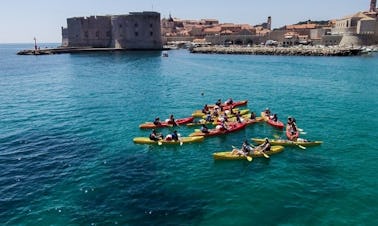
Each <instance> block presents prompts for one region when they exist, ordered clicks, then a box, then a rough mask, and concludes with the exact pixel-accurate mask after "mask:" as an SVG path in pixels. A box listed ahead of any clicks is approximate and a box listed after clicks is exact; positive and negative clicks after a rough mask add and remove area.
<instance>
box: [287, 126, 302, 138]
mask: <svg viewBox="0 0 378 226" xmlns="http://www.w3.org/2000/svg"><path fill="white" fill-rule="evenodd" d="M286 136H287V139H288V140H291V141H296V140H297V139H298V137H299V131H298V130H297V131H296V132H295V133H294V134H293V133H291V132H290V126H289V125H288V126H286Z"/></svg>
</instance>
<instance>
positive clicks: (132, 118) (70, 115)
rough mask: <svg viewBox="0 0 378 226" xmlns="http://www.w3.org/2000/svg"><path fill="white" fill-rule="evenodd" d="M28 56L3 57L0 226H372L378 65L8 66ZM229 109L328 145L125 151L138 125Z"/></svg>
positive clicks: (235, 141)
mask: <svg viewBox="0 0 378 226" xmlns="http://www.w3.org/2000/svg"><path fill="white" fill-rule="evenodd" d="M31 47H32V45H0V67H1V71H0V72H1V73H0V87H1V89H0V224H1V225H112V224H119V225H378V198H377V197H378V189H377V188H378V186H377V184H378V183H377V182H378V179H377V175H376V173H377V172H378V167H377V166H378V164H377V161H378V154H377V153H378V152H377V151H378V149H377V145H378V142H377V138H378V133H377V126H378V120H377V117H376V111H377V110H378V89H377V88H378V76H377V75H378V56H377V55H373V56H365V57H342V58H339V57H280V56H238V55H235V56H234V55H192V54H190V53H188V52H187V51H185V50H180V51H170V52H169V57H164V58H163V57H161V53H160V52H131V53H103V54H76V55H70V54H66V55H53V56H17V55H16V52H17V51H18V50H21V49H24V48H31ZM201 93H203V94H204V95H201ZM228 97H233V98H234V99H235V100H242V99H248V100H249V103H248V108H249V109H251V110H252V111H255V112H260V111H262V110H263V109H264V108H266V107H270V109H271V110H272V111H273V112H275V113H278V117H280V118H281V119H283V120H284V121H286V120H285V119H286V117H287V116H288V115H293V116H295V117H296V119H297V123H298V125H299V127H301V128H303V129H304V130H305V132H307V134H306V135H303V137H305V138H307V139H311V140H322V141H324V144H323V145H322V146H319V147H314V148H307V149H306V150H302V149H299V148H286V149H285V151H284V152H283V153H281V154H279V155H275V156H272V157H271V159H270V160H266V159H257V158H254V160H253V161H252V162H251V163H250V162H248V161H223V162H219V161H217V162H215V161H214V160H213V158H212V153H213V152H216V151H224V150H230V149H231V145H237V146H239V145H240V144H241V142H242V140H243V139H244V138H248V139H249V138H252V137H266V136H268V137H273V135H283V133H282V132H280V131H277V130H275V129H273V128H271V127H269V126H268V125H265V124H255V125H253V126H250V127H247V128H246V129H245V130H244V131H240V132H238V133H235V134H230V135H228V136H223V137H214V138H209V139H206V140H205V141H204V142H203V143H199V144H192V145H183V146H182V147H180V146H178V147H162V146H146V145H135V144H134V143H133V142H132V139H133V138H134V137H136V136H147V135H148V131H143V130H140V129H139V128H138V125H139V124H140V123H143V122H145V121H151V120H152V119H153V118H154V117H156V116H160V117H161V118H163V119H164V118H167V117H168V116H169V114H174V115H175V116H176V118H182V117H187V116H189V115H190V114H191V113H192V112H193V111H194V110H195V109H200V108H201V107H202V106H203V104H205V103H215V101H216V100H217V99H218V98H222V100H225V99H227V98H228ZM178 130H179V132H180V133H181V134H182V135H188V134H189V133H191V132H192V131H193V128H187V127H184V126H181V127H180V128H178ZM168 132H170V130H169V129H166V130H163V133H168Z"/></svg>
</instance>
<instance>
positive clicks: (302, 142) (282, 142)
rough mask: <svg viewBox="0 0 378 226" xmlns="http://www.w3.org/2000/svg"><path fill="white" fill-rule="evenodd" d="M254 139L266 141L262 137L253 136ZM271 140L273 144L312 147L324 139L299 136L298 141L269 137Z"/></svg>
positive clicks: (259, 142)
mask: <svg viewBox="0 0 378 226" xmlns="http://www.w3.org/2000/svg"><path fill="white" fill-rule="evenodd" d="M252 141H254V142H255V143H257V144H262V143H264V141H265V139H261V138H252ZM269 142H270V143H271V144H272V145H282V146H298V145H301V146H304V147H311V146H316V145H321V144H322V143H323V141H306V140H302V139H300V138H298V140H297V141H291V140H282V139H278V140H277V139H269Z"/></svg>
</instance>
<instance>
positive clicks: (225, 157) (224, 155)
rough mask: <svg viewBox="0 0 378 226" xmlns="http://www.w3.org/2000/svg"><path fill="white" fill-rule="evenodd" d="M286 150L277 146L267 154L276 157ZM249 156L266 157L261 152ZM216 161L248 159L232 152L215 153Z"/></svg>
mask: <svg viewBox="0 0 378 226" xmlns="http://www.w3.org/2000/svg"><path fill="white" fill-rule="evenodd" d="M283 150H284V147H283V146H280V145H277V146H272V147H271V148H270V151H266V152H265V154H267V155H274V154H277V153H280V152H282V151H283ZM248 156H250V157H252V158H261V157H264V155H263V154H262V153H261V152H256V153H250V154H249V155H248ZM213 157H214V159H217V160H240V159H246V157H245V156H243V155H239V154H231V151H224V152H215V153H213Z"/></svg>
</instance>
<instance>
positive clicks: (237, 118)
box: [236, 111, 244, 123]
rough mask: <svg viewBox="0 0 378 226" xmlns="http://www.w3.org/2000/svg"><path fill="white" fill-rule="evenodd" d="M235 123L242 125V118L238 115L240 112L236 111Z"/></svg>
mask: <svg viewBox="0 0 378 226" xmlns="http://www.w3.org/2000/svg"><path fill="white" fill-rule="evenodd" d="M236 121H237V122H238V123H242V122H243V121H244V120H243V118H242V116H241V114H240V111H238V112H237V113H236Z"/></svg>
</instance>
